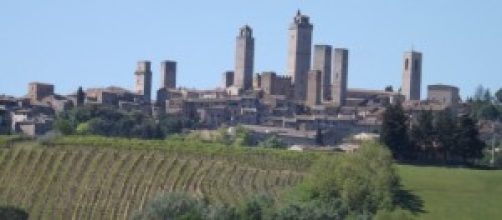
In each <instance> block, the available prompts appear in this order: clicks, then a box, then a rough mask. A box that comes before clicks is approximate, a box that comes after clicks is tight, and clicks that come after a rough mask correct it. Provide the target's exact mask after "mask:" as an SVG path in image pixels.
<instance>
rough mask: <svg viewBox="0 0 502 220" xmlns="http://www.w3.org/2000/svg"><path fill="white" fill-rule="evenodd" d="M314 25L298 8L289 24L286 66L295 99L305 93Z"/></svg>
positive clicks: (301, 98) (302, 99)
mask: <svg viewBox="0 0 502 220" xmlns="http://www.w3.org/2000/svg"><path fill="white" fill-rule="evenodd" d="M313 28H314V26H313V25H312V24H311V23H310V21H309V17H308V16H306V15H302V14H301V13H300V10H298V12H297V14H296V16H295V17H294V20H293V23H291V25H290V26H289V45H288V66H287V73H288V75H290V76H291V79H292V83H293V86H294V92H293V97H294V99H295V100H301V101H304V100H305V98H306V93H307V75H308V72H309V70H310V60H311V55H312V30H313Z"/></svg>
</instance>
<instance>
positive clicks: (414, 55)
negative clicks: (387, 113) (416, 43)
mask: <svg viewBox="0 0 502 220" xmlns="http://www.w3.org/2000/svg"><path fill="white" fill-rule="evenodd" d="M403 58H404V59H403V62H404V63H403V84H402V86H401V94H402V95H404V96H405V98H406V100H407V101H409V100H420V87H421V84H422V53H420V52H416V51H410V52H406V53H404V56H403Z"/></svg>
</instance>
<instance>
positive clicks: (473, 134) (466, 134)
mask: <svg viewBox="0 0 502 220" xmlns="http://www.w3.org/2000/svg"><path fill="white" fill-rule="evenodd" d="M457 126H458V130H457V134H456V144H455V148H454V150H453V153H454V154H456V155H458V156H460V157H461V158H462V160H463V161H464V162H467V161H468V160H471V159H479V158H481V157H482V156H483V153H482V152H483V148H484V147H485V143H484V142H483V141H481V140H480V139H479V132H478V129H477V127H476V122H475V121H474V120H473V119H471V118H470V117H469V116H466V115H464V116H461V117H460V118H459V121H458V125H457Z"/></svg>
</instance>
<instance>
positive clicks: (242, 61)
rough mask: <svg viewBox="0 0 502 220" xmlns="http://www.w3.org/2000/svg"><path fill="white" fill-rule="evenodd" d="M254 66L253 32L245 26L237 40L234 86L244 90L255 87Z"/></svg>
mask: <svg viewBox="0 0 502 220" xmlns="http://www.w3.org/2000/svg"><path fill="white" fill-rule="evenodd" d="M253 64H254V38H253V30H252V29H251V27H249V26H248V25H245V26H244V27H242V28H241V29H240V30H239V36H237V39H236V49H235V74H234V86H236V87H239V88H242V89H243V90H248V89H251V88H252V87H253Z"/></svg>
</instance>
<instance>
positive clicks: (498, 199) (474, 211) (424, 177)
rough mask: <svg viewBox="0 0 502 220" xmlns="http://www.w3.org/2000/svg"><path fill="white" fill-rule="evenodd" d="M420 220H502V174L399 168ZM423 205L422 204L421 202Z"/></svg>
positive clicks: (501, 172)
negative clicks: (420, 204)
mask: <svg viewBox="0 0 502 220" xmlns="http://www.w3.org/2000/svg"><path fill="white" fill-rule="evenodd" d="M398 169H399V173H400V175H401V177H402V184H403V186H404V189H405V190H408V191H409V192H410V193H411V194H414V195H416V196H417V199H416V200H417V201H418V203H422V205H423V206H422V210H423V212H418V213H417V217H418V219H455V220H459V219H483V220H488V219H502V171H490V170H474V169H464V168H440V167H427V166H424V167H420V166H408V165H399V166H398ZM420 201H422V202H420Z"/></svg>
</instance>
